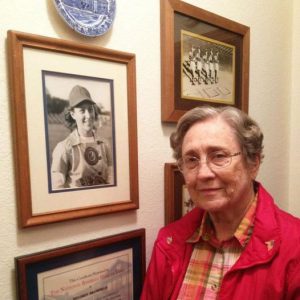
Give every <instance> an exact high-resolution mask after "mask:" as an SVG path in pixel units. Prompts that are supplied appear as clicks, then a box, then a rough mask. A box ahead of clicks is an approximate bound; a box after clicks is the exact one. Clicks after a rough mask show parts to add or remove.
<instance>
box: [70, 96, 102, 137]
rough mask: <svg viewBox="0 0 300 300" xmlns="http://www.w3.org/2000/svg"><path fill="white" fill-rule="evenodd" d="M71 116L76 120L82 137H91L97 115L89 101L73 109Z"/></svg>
mask: <svg viewBox="0 0 300 300" xmlns="http://www.w3.org/2000/svg"><path fill="white" fill-rule="evenodd" d="M71 116H72V118H73V119H74V120H75V122H76V125H77V129H78V132H79V134H80V135H82V136H90V135H91V134H92V130H93V128H94V124H95V119H96V114H95V109H94V105H93V104H92V103H91V102H89V101H83V102H81V103H80V104H79V105H77V106H76V107H74V108H73V110H72V111H71Z"/></svg>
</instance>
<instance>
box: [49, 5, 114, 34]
mask: <svg viewBox="0 0 300 300" xmlns="http://www.w3.org/2000/svg"><path fill="white" fill-rule="evenodd" d="M54 3H55V6H56V9H57V10H58V12H59V14H60V15H61V16H62V18H63V19H64V20H65V21H66V22H67V24H68V25H69V26H70V27H71V28H73V29H74V30H75V31H77V32H78V33H80V34H83V35H86V36H98V35H102V34H104V33H106V32H107V31H108V30H109V29H110V28H111V26H112V23H113V21H114V17H115V12H116V1H115V0H54Z"/></svg>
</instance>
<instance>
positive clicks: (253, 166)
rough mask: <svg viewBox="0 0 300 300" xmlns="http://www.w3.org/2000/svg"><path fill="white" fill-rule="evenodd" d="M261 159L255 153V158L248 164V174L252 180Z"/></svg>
mask: <svg viewBox="0 0 300 300" xmlns="http://www.w3.org/2000/svg"><path fill="white" fill-rule="evenodd" d="M260 162H261V159H260V157H259V156H258V155H256V157H255V160H254V161H252V162H251V164H250V175H251V178H252V179H253V180H255V178H256V176H257V173H258V170H259V167H260Z"/></svg>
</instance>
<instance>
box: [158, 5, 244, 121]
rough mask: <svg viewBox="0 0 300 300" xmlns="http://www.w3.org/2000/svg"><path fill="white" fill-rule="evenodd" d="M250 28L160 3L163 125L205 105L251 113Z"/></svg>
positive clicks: (191, 8) (200, 11) (197, 10)
mask: <svg viewBox="0 0 300 300" xmlns="http://www.w3.org/2000/svg"><path fill="white" fill-rule="evenodd" d="M249 45H250V29H249V27H247V26H245V25H242V24H240V23H237V22H234V21H232V20H229V19H226V18H224V17H221V16H219V15H216V14H213V13H211V12H208V11H206V10H203V9H201V8H198V7H195V6H192V5H190V4H187V3H184V2H182V1H180V0H161V78H162V86H161V88H162V91H161V94H162V100H161V101H162V103H161V114H162V121H165V122H177V121H178V119H179V118H180V117H181V116H182V115H183V114H184V113H185V112H186V111H187V110H189V109H192V108H194V107H196V106H201V105H212V106H220V105H232V106H235V107H237V108H239V109H241V110H243V111H245V112H247V111H248V96H249V95H248V94H249Z"/></svg>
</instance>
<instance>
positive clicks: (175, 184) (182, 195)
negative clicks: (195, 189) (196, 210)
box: [164, 163, 194, 225]
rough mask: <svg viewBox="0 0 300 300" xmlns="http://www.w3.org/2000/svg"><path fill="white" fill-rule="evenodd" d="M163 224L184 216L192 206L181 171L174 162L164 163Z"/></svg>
mask: <svg viewBox="0 0 300 300" xmlns="http://www.w3.org/2000/svg"><path fill="white" fill-rule="evenodd" d="M164 176H165V225H167V224H169V223H171V222H174V221H176V220H178V219H180V218H181V217H182V216H184V215H185V214H186V213H187V212H189V211H190V210H191V209H192V208H193V207H194V205H193V202H192V200H191V199H190V197H189V194H188V191H187V188H186V186H185V182H184V178H183V175H182V173H181V172H180V171H179V169H178V167H177V164H176V163H165V167H164Z"/></svg>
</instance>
